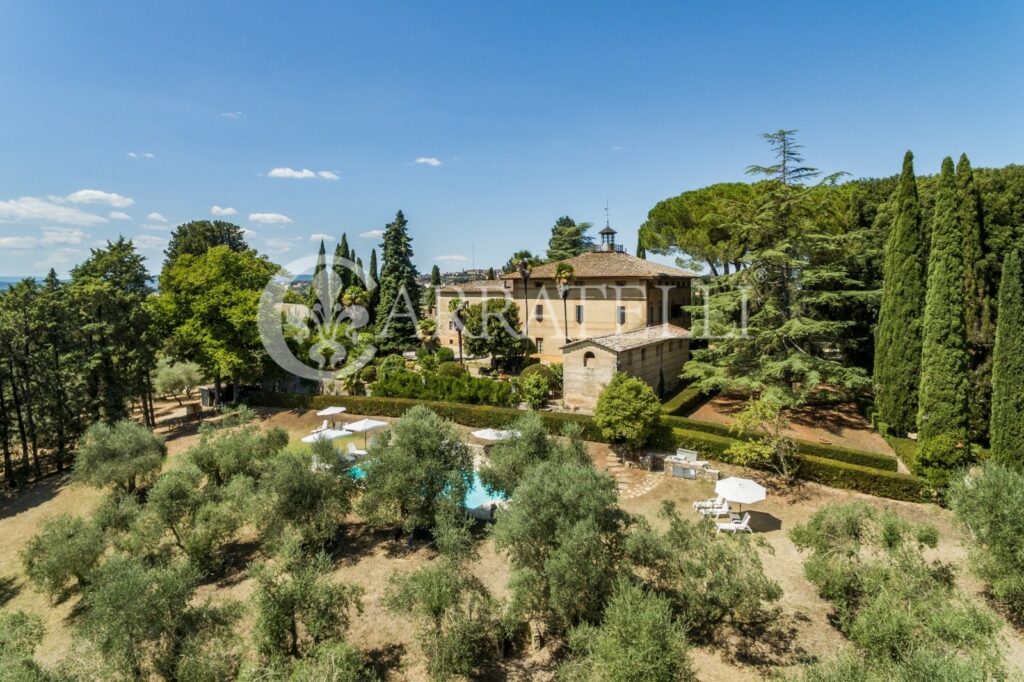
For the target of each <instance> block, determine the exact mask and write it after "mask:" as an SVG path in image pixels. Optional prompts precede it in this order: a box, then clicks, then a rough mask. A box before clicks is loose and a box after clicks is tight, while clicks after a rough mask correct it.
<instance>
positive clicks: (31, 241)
mask: <svg viewBox="0 0 1024 682" xmlns="http://www.w3.org/2000/svg"><path fill="white" fill-rule="evenodd" d="M88 236H89V235H87V234H86V233H85V232H82V231H81V230H79V229H76V228H68V227H45V228H43V236H42V237H29V236H22V237H0V249H7V250H25V249H35V248H38V247H41V246H54V245H57V244H82V243H84V242H85V240H86V238H87V237H88Z"/></svg>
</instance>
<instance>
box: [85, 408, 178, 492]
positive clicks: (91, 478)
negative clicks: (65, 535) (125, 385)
mask: <svg viewBox="0 0 1024 682" xmlns="http://www.w3.org/2000/svg"><path fill="white" fill-rule="evenodd" d="M165 457H167V446H166V445H165V444H164V440H163V438H162V437H160V436H158V435H157V434H155V433H153V432H152V431H150V430H149V429H147V428H146V427H144V426H142V425H141V424H136V423H135V422H131V421H127V420H124V421H119V422H115V423H114V424H105V423H103V422H96V423H95V424H93V425H92V426H90V427H89V428H88V429H87V430H86V432H85V435H84V436H83V438H82V443H81V445H79V448H78V456H77V457H76V458H75V477H76V478H77V479H78V480H80V481H82V482H84V483H88V484H90V485H93V486H96V487H98V488H105V487H107V486H114V488H115V489H116V490H118V491H119V492H122V493H127V494H131V493H134V492H135V491H136V489H137V488H138V487H139V486H145V485H146V484H147V483H148V482H149V481H151V480H152V479H153V478H154V477H155V476H156V474H157V473H158V472H159V471H160V466H161V465H162V464H163V461H164V458H165Z"/></svg>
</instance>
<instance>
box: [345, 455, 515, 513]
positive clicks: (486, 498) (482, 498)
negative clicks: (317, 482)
mask: <svg viewBox="0 0 1024 682" xmlns="http://www.w3.org/2000/svg"><path fill="white" fill-rule="evenodd" d="M348 475H349V476H351V477H352V478H354V479H355V480H357V481H361V480H362V479H364V478H366V470H364V469H363V468H362V467H360V466H354V467H349V469H348ZM504 501H505V496H504V495H501V494H500V493H493V494H492V493H491V492H490V491H488V490H487V488H486V487H484V484H483V482H482V481H481V480H480V474H478V473H477V472H475V471H474V472H473V484H472V485H471V486H470V487H469V490H467V491H466V499H465V500H463V504H464V505H465V506H466V509H476V508H477V507H482V506H484V505H489V504H493V503H495V502H504Z"/></svg>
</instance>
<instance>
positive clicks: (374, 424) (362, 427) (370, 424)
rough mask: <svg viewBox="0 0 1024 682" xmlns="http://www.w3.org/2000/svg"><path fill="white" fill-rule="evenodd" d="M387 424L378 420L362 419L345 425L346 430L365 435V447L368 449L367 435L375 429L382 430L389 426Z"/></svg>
mask: <svg viewBox="0 0 1024 682" xmlns="http://www.w3.org/2000/svg"><path fill="white" fill-rule="evenodd" d="M387 425H388V423H387V422H382V421H377V420H376V419H360V420H359V421H357V422H352V423H351V424H345V428H346V429H348V430H349V431H355V432H356V433H362V434H363V447H364V448H365V447H366V437H367V436H366V434H367V433H369V432H370V431H373V430H374V429H381V428H384V427H385V426H387Z"/></svg>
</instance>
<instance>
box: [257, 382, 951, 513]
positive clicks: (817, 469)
mask: <svg viewBox="0 0 1024 682" xmlns="http://www.w3.org/2000/svg"><path fill="white" fill-rule="evenodd" d="M248 399H249V403H250V404H252V405H262V406H266V407H282V408H288V409H317V410H319V409H323V408H325V407H329V406H331V405H340V406H342V407H345V408H347V409H348V410H349V411H351V412H352V413H354V414H366V415H379V416H384V417H400V416H402V415H403V414H405V412H406V410H408V409H409V408H411V407H413V406H415V405H424V406H426V407H429V408H430V409H432V410H434V411H435V412H437V413H438V414H439V415H441V416H442V417H444V418H446V419H450V420H452V421H454V422H457V423H459V424H463V425H465V426H475V427H482V428H488V427H489V428H502V427H505V426H508V425H509V424H510V423H512V422H513V421H515V419H516V418H517V417H519V416H521V415H522V412H520V411H519V410H516V409H514V408H508V407H491V406H487V405H460V404H457V403H444V402H432V401H427V400H409V399H404V398H374V397H372V396H326V395H317V396H310V395H299V394H293V393H261V392H256V393H250V394H249V395H248ZM540 415H541V418H542V419H543V420H544V423H545V424H546V425H547V427H548V428H550V429H551V430H552V431H559V430H561V428H562V426H563V425H564V424H566V423H568V422H574V423H577V424H580V425H581V426H582V427H583V437H584V438H585V439H586V440H589V441H594V442H606V439H605V438H603V437H602V436H601V432H600V430H599V429H598V428H597V427H596V426H595V425H594V423H593V420H592V419H591V418H590V417H588V416H586V415H580V414H566V413H563V412H541V413H540ZM662 421H663V422H664V423H663V424H662V425H661V428H660V429H659V432H658V433H657V434H656V436H655V441H656V443H655V445H656V446H657V447H660V448H668V449H674V448H677V447H684V448H688V449H690V450H696V451H697V452H700V453H703V454H706V455H708V456H709V457H710V458H711V459H715V460H718V461H722V462H726V463H728V461H729V459H730V458H729V456H728V455H727V454H726V451H727V450H728V449H729V446H731V445H732V444H733V443H734V442H735V440H736V439H735V438H733V437H730V436H729V435H723V434H719V433H711V432H707V431H698V430H692V429H685V428H679V427H673V426H671V425H670V424H669V423H668V422H670V421H674V419H671V420H670V419H668V418H666V417H662ZM698 423H699V424H705V422H698ZM712 426H717V425H712ZM832 449H836V450H841V449H842V448H832ZM851 452H858V451H856V450H854V451H851ZM868 454H871V453H868ZM797 457H798V458H799V459H800V477H801V478H804V479H806V480H809V481H815V482H817V483H822V484H824V485H829V486H833V487H836V488H847V489H850V490H857V491H860V492H863V493H868V494H870V495H877V496H880V497H888V498H891V499H895V500H908V501H911V502H929V501H933V500H934V493H933V490H932V488H931V486H930V485H929V484H928V483H927V482H926V481H925V480H924V479H922V478H919V477H917V476H911V475H908V474H899V473H895V472H893V471H884V470H880V469H879V468H877V467H874V468H873V467H867V466H861V465H858V464H855V463H849V462H844V461H838V460H836V459H833V458H824V457H817V456H814V455H810V454H805V453H800V454H798V455H797ZM879 457H881V455H879ZM889 459H892V458H891V457H890V458H889Z"/></svg>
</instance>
